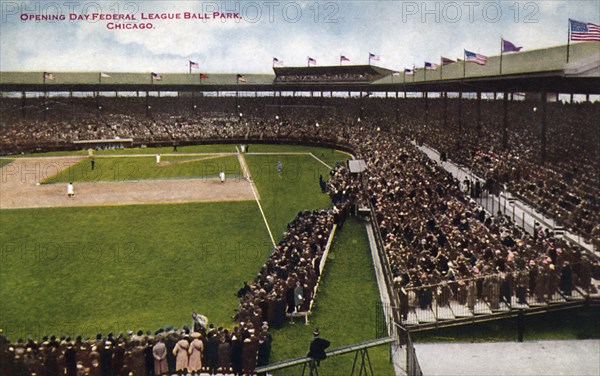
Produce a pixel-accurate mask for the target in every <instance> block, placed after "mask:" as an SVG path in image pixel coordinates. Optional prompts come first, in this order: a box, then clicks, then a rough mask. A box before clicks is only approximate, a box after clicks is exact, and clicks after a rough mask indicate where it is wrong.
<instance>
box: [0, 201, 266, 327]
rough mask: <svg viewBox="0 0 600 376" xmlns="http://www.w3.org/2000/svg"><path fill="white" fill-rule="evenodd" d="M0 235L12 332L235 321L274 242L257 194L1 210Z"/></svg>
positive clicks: (5, 317)
mask: <svg viewBox="0 0 600 376" xmlns="http://www.w3.org/2000/svg"><path fill="white" fill-rule="evenodd" d="M0 239H1V244H2V265H1V273H0V301H2V308H0V317H1V318H2V320H1V321H2V326H3V328H4V331H5V333H7V335H8V336H9V337H11V338H15V336H17V335H25V334H32V335H34V336H37V337H39V336H41V335H44V334H59V333H60V332H65V333H67V332H68V334H73V333H83V334H85V335H90V336H91V335H95V333H92V332H102V333H108V332H109V331H113V332H118V331H125V330H126V329H128V328H129V329H137V328H144V329H151V330H154V329H156V328H158V327H161V326H163V325H165V324H173V325H175V326H178V327H179V326H181V325H182V324H185V323H188V324H189V322H190V312H191V311H192V310H197V311H200V312H203V313H205V314H206V315H207V316H208V317H209V319H210V320H211V322H215V323H224V324H231V323H232V320H231V315H232V314H233V309H234V308H236V307H237V305H238V299H237V297H235V296H234V293H235V292H236V290H237V288H238V287H239V286H241V282H242V281H244V280H251V279H252V278H253V276H254V275H255V274H256V272H257V271H258V269H259V267H260V266H261V265H262V264H263V263H264V261H265V259H266V257H267V256H268V254H269V251H270V241H269V237H268V235H267V232H266V230H265V227H264V225H263V222H262V220H261V218H260V213H259V211H258V210H257V209H256V203H254V202H239V203H237V202H236V203H231V202H229V203H228V202H223V203H203V204H181V205H144V206H139V205H138V206H117V207H95V208H53V209H27V210H3V211H2V215H1V216H0ZM69 325H70V326H71V327H69ZM71 331H72V332H71Z"/></svg>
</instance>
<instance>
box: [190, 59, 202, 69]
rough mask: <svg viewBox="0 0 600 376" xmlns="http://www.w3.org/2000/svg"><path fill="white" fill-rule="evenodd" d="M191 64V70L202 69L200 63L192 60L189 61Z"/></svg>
mask: <svg viewBox="0 0 600 376" xmlns="http://www.w3.org/2000/svg"><path fill="white" fill-rule="evenodd" d="M189 62H190V68H200V65H198V63H195V62H193V61H191V60H189Z"/></svg>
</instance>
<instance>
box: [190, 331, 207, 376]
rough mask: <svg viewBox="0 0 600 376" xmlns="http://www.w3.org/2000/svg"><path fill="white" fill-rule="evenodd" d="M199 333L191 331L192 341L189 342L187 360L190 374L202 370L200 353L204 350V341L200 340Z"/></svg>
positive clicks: (198, 372) (196, 373) (195, 373)
mask: <svg viewBox="0 0 600 376" xmlns="http://www.w3.org/2000/svg"><path fill="white" fill-rule="evenodd" d="M201 336H202V335H201V334H200V333H199V332H193V333H192V335H191V337H192V343H190V348H189V350H188V352H189V361H188V372H191V374H192V375H198V374H200V371H201V370H202V353H203V352H204V343H203V342H202V340H201V339H200V338H201Z"/></svg>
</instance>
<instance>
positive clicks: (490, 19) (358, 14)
mask: <svg viewBox="0 0 600 376" xmlns="http://www.w3.org/2000/svg"><path fill="white" fill-rule="evenodd" d="M0 5H1V14H0V70H1V71H52V72H54V71H104V72H159V73H169V72H187V71H188V69H189V65H188V64H189V63H188V61H190V60H191V61H194V62H196V63H198V64H199V68H194V71H196V72H207V73H210V72H215V73H225V72H242V73H272V61H273V60H272V59H273V57H277V58H278V59H279V60H281V61H283V62H284V65H285V66H306V64H307V58H308V56H310V57H312V58H314V59H316V60H317V64H318V65H337V64H339V58H340V55H344V56H345V57H347V58H349V59H350V62H347V63H344V64H366V63H368V56H369V53H373V54H377V55H379V56H380V57H381V59H380V60H379V61H372V63H373V64H376V65H379V66H382V67H386V68H389V69H394V70H401V69H403V68H404V67H412V65H413V64H416V65H417V66H419V65H421V66H422V65H423V63H424V62H425V61H430V62H434V63H437V62H439V60H440V56H444V57H448V58H457V57H460V58H462V56H463V49H467V50H470V51H474V52H477V53H481V54H484V55H488V56H492V55H498V54H499V53H500V38H501V36H502V37H504V38H505V39H506V40H509V41H511V42H512V43H514V44H515V45H517V46H523V50H524V51H525V50H531V49H538V48H545V47H550V46H556V45H561V44H566V43H567V38H568V27H567V25H568V19H569V18H572V19H575V20H579V21H583V22H592V23H596V24H597V23H600V19H599V18H600V0H586V1H548V0H544V1H516V0H510V1H469V0H467V1H423V0H421V1H391V0H390V1H364V0H363V1H347V0H346V1H314V0H313V1H287V0H285V1H278V0H266V1H120V2H118V1H103V0H100V1H73V0H64V1H62V0H61V1H51V0H43V1H5V0H0ZM215 12H216V13H218V14H216V15H215ZM185 13H191V14H196V15H199V14H200V15H204V14H206V15H207V16H208V17H209V19H204V20H198V19H196V20H193V19H187V20H186V19H184V17H185ZM227 13H230V16H231V17H232V18H221V15H222V14H225V15H227ZM94 14H96V17H99V15H100V14H102V15H103V16H104V17H108V16H111V15H114V14H121V15H128V16H134V17H135V20H131V21H116V22H115V21H112V20H91V17H93V16H94ZM236 14H237V16H239V17H241V18H236ZM151 15H157V16H159V17H165V16H168V15H172V16H174V17H176V16H177V15H179V17H181V19H172V20H162V19H149V17H151ZM45 16H53V17H55V18H58V20H36V17H45ZM71 16H74V17H77V18H83V17H85V16H88V17H90V18H88V20H73V21H72V20H70V17H71ZM60 17H64V18H65V19H64V20H61V19H60ZM142 18H145V19H142ZM125 24H127V27H134V26H137V27H140V26H141V25H146V27H148V26H150V27H151V28H146V29H114V28H113V27H114V25H118V26H121V27H123V26H125ZM148 24H149V25H148Z"/></svg>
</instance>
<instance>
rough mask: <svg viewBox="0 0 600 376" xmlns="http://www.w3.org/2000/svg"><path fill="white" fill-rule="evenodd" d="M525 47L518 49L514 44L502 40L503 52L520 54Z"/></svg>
mask: <svg viewBox="0 0 600 376" xmlns="http://www.w3.org/2000/svg"><path fill="white" fill-rule="evenodd" d="M521 48H523V47H517V46H515V45H514V44H513V43H511V42H509V41H507V40H506V39H502V52H519V51H521Z"/></svg>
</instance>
